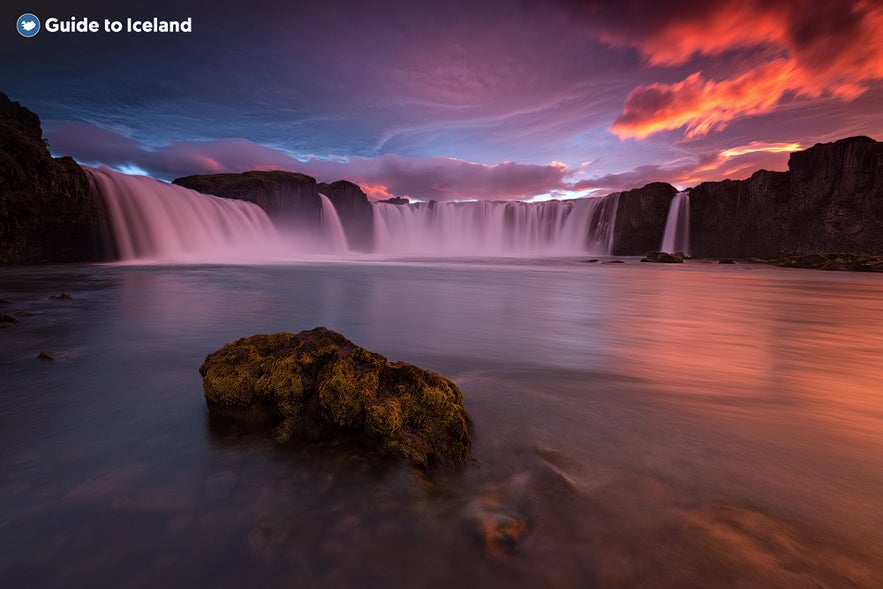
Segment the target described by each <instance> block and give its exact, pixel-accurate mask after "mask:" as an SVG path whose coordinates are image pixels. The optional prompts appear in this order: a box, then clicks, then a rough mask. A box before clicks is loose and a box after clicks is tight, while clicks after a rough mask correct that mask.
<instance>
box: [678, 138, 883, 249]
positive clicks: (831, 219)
mask: <svg viewBox="0 0 883 589" xmlns="http://www.w3.org/2000/svg"><path fill="white" fill-rule="evenodd" d="M690 233H691V241H692V247H693V253H694V255H696V256H702V257H750V256H755V257H776V256H794V255H803V254H811V253H816V252H856V253H859V252H861V253H873V254H880V253H883V144H881V143H879V142H877V141H874V140H873V139H870V138H868V137H850V138H847V139H841V140H840V141H835V142H833V143H825V144H817V145H814V146H813V147H811V148H809V149H807V150H806V151H802V152H795V153H793V154H791V158H790V160H789V162H788V171H787V172H768V171H766V170H761V171H758V172H756V173H755V174H754V175H753V176H751V177H750V178H748V179H747V180H740V181H734V180H724V181H722V182H706V183H703V184H700V185H699V186H696V187H695V188H693V189H691V190H690Z"/></svg>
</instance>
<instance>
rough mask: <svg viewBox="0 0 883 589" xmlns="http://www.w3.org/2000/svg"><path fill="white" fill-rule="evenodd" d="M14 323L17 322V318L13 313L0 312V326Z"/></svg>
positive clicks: (9, 325) (8, 325)
mask: <svg viewBox="0 0 883 589" xmlns="http://www.w3.org/2000/svg"><path fill="white" fill-rule="evenodd" d="M16 323H18V319H16V317H15V315H8V314H6V313H0V327H12V326H13V325H15V324H16Z"/></svg>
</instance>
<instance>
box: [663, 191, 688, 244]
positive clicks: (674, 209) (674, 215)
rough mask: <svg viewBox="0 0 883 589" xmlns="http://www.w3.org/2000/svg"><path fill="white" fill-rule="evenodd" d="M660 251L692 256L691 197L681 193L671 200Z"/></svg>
mask: <svg viewBox="0 0 883 589" xmlns="http://www.w3.org/2000/svg"><path fill="white" fill-rule="evenodd" d="M659 249H660V251H663V252H668V253H674V252H683V253H684V254H686V255H688V256H689V255H690V195H689V194H688V193H686V192H679V193H677V194H676V195H674V197H673V198H672V199H671V205H670V206H669V208H668V219H666V221H665V233H664V234H663V236H662V246H660V248H659Z"/></svg>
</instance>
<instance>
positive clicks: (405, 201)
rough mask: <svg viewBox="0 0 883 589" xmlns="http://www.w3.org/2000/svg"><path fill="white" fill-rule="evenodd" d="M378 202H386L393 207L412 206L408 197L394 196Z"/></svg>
mask: <svg viewBox="0 0 883 589" xmlns="http://www.w3.org/2000/svg"><path fill="white" fill-rule="evenodd" d="M377 202H385V203H387V204H391V205H409V204H411V199H410V198H408V197H407V196H394V197H392V198H387V199H385V200H378V201H377Z"/></svg>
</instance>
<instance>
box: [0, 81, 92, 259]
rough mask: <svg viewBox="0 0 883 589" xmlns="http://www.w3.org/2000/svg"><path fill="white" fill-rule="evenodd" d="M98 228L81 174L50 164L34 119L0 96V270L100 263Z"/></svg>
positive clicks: (55, 161)
mask: <svg viewBox="0 0 883 589" xmlns="http://www.w3.org/2000/svg"><path fill="white" fill-rule="evenodd" d="M103 224H104V221H103V216H102V214H101V213H100V211H99V209H98V208H97V207H96V206H95V203H94V201H93V199H92V196H91V193H90V190H89V180H88V178H87V176H86V173H85V172H84V171H83V169H82V168H80V166H78V165H77V163H76V162H75V161H74V160H72V159H71V158H69V157H64V158H53V157H52V156H51V155H50V153H49V150H48V149H47V146H46V142H45V141H44V140H43V130H42V128H41V126H40V118H39V117H38V116H37V115H35V114H34V113H33V112H31V111H30V110H28V109H27V108H25V107H23V106H22V105H20V104H19V103H17V102H12V101H11V100H9V97H7V96H6V94H3V93H2V92H0V264H3V265H8V264H35V263H41V262H82V261H94V260H97V259H100V258H101V251H102V247H101V243H100V242H101V237H100V235H101V233H102V226H103Z"/></svg>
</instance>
